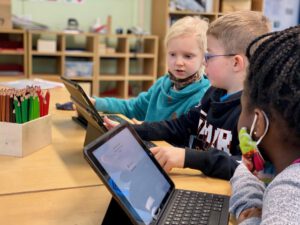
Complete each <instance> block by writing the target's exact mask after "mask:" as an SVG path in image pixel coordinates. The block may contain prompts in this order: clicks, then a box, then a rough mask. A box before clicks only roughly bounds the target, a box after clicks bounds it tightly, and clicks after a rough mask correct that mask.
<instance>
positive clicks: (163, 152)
mask: <svg viewBox="0 0 300 225" xmlns="http://www.w3.org/2000/svg"><path fill="white" fill-rule="evenodd" d="M150 150H151V152H152V153H153V155H154V156H155V158H156V160H157V161H158V163H159V164H160V165H161V166H162V167H163V169H164V170H165V171H166V172H170V171H171V170H172V168H183V165H184V158H185V150H184V149H183V148H175V147H154V148H151V149H150Z"/></svg>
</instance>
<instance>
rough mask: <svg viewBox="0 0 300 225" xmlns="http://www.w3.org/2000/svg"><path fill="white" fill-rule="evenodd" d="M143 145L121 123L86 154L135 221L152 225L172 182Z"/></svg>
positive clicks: (172, 185) (170, 189) (170, 188)
mask: <svg viewBox="0 0 300 225" xmlns="http://www.w3.org/2000/svg"><path fill="white" fill-rule="evenodd" d="M106 137H107V135H106ZM144 148H145V147H144V145H143V144H142V143H141V141H140V139H139V138H138V137H137V136H136V133H135V132H134V131H133V130H132V128H131V127H129V125H123V127H121V128H118V131H116V132H114V133H113V134H112V135H110V137H109V138H105V140H104V141H103V143H102V144H100V145H98V146H96V147H95V148H94V149H93V150H92V151H90V156H89V157H91V158H92V161H93V164H94V167H96V170H98V173H99V171H100V173H101V174H100V175H101V177H102V179H103V178H104V179H105V180H104V183H105V182H106V185H108V186H109V188H110V189H111V190H110V191H112V192H113V194H114V195H115V196H117V198H118V200H119V201H121V203H122V205H123V207H125V208H126V209H127V211H129V213H130V215H131V217H133V218H134V220H135V221H136V223H138V224H152V223H154V222H155V220H156V219H157V214H158V212H160V210H161V209H162V207H163V206H164V204H165V203H166V200H167V198H168V197H169V195H170V193H171V191H172V189H173V188H174V184H173V183H172V181H171V180H170V179H169V178H168V177H167V175H166V174H165V173H164V172H163V170H162V168H161V167H160V166H159V165H158V164H157V162H156V161H155V159H154V157H153V156H152V155H150V154H151V153H150V151H149V150H147V149H145V150H144ZM96 172H97V171H96Z"/></svg>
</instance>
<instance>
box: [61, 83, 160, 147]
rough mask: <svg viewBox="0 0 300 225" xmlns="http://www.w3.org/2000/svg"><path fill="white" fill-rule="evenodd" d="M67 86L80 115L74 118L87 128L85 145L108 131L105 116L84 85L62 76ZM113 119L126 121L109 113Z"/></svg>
mask: <svg viewBox="0 0 300 225" xmlns="http://www.w3.org/2000/svg"><path fill="white" fill-rule="evenodd" d="M61 79H62V81H63V83H64V85H65V87H66V88H67V90H68V92H69V93H70V95H71V100H72V101H73V102H74V104H75V106H76V109H77V111H78V114H79V116H78V117H77V118H72V119H73V120H75V121H76V122H79V123H80V124H81V125H83V127H85V128H86V129H87V132H86V137H85V141H84V145H87V144H88V143H90V142H91V141H93V140H94V139H96V138H97V137H99V136H101V135H103V134H104V133H106V132H107V131H108V129H107V128H106V127H105V125H104V121H103V118H102V117H101V116H100V115H99V113H98V111H97V110H96V108H95V106H94V105H93V103H92V102H91V101H90V99H89V97H88V96H87V95H86V93H85V92H84V90H83V89H82V87H81V86H80V85H79V84H77V83H76V82H74V81H72V80H69V79H67V78H65V77H62V78H61ZM108 117H109V118H110V119H112V120H116V121H118V122H124V121H125V120H124V119H121V117H118V116H116V115H108ZM144 142H145V144H146V145H147V146H148V147H149V148H150V147H154V146H156V145H155V144H154V143H152V142H150V141H144Z"/></svg>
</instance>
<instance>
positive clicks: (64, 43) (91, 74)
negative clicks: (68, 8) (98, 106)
mask: <svg viewBox="0 0 300 225" xmlns="http://www.w3.org/2000/svg"><path fill="white" fill-rule="evenodd" d="M11 36H13V38H11ZM14 39H16V40H18V48H17V47H16V48H13V49H1V48H0V79H1V77H2V76H4V75H5V77H6V78H11V79H18V78H21V77H23V78H31V79H34V78H42V79H46V80H54V81H60V77H61V76H64V77H67V78H69V79H71V80H74V81H77V82H78V83H79V84H81V85H82V86H83V87H84V89H85V90H87V92H88V93H89V94H91V95H96V96H101V97H103V96H114V97H120V98H130V97H132V96H136V95H137V94H138V93H140V92H141V91H146V90H148V88H149V87H150V86H151V85H152V84H153V83H154V82H155V81H156V77H157V56H158V37H157V36H154V35H145V36H139V35H100V34H92V33H79V34H71V33H62V32H48V31H28V32H25V31H20V30H6V31H0V46H1V41H2V42H5V44H6V42H7V40H14ZM5 44H4V45H5ZM7 56H11V57H7ZM16 56H17V57H16ZM1 57H3V58H4V59H3V60H1ZM17 58H21V60H18V61H21V62H20V65H21V66H22V71H23V72H20V73H18V74H17V75H15V74H12V73H7V74H3V71H2V72H1V65H2V64H1V62H2V61H3V62H6V61H7V62H8V63H12V62H14V60H17ZM6 80H7V79H6Z"/></svg>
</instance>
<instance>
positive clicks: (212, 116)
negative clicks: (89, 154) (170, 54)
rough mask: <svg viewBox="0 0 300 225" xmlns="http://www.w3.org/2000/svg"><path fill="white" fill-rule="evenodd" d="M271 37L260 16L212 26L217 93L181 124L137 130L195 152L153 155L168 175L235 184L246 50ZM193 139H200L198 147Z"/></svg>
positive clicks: (210, 66) (244, 15)
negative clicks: (188, 171) (184, 171)
mask: <svg viewBox="0 0 300 225" xmlns="http://www.w3.org/2000/svg"><path fill="white" fill-rule="evenodd" d="M268 31H269V23H268V20H267V18H266V17H264V16H263V15H262V14H261V13H259V12H252V11H239V12H234V13H231V14H226V15H224V16H222V17H220V18H218V19H217V20H215V21H214V22H212V23H211V25H210V26H209V28H208V31H207V38H208V43H207V44H208V53H207V54H206V57H205V59H206V73H207V76H208V78H209V79H210V81H211V84H212V86H213V87H211V88H210V89H209V90H208V91H207V92H206V94H205V96H204V97H203V99H202V101H201V104H199V105H198V106H196V107H194V108H191V109H190V111H189V112H188V114H186V115H182V116H181V117H179V118H178V119H175V120H168V121H162V122H160V123H143V125H135V126H134V127H135V129H136V131H137V132H138V133H139V135H140V136H141V138H143V139H144V140H161V139H163V140H166V141H168V142H169V143H172V144H174V145H177V146H189V147H186V148H175V147H155V148H152V149H151V151H152V153H153V154H154V155H155V157H156V159H157V160H158V162H159V163H160V164H161V166H162V167H163V168H164V169H165V170H166V171H170V170H171V169H172V168H173V167H179V168H182V167H189V168H193V169H199V170H201V171H202V172H203V173H204V174H206V175H209V176H214V177H219V178H223V179H230V178H231V176H232V175H233V172H234V170H235V168H236V166H237V165H238V163H237V162H236V160H235V159H237V158H240V155H241V153H240V150H239V148H238V139H237V121H238V117H239V114H240V96H241V91H242V89H243V81H244V78H245V76H246V69H247V65H248V62H247V59H246V56H245V51H246V47H247V46H248V44H249V43H250V42H251V41H252V40H253V39H254V38H256V37H258V36H259V35H261V34H264V33H266V32H268ZM105 122H106V123H107V125H108V127H110V125H111V124H109V123H110V121H109V120H108V119H105ZM112 126H114V125H112ZM190 135H195V136H196V137H195V139H194V140H193V141H190ZM189 142H190V144H189ZM232 156H233V157H232ZM237 156H238V157H237Z"/></svg>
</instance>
